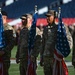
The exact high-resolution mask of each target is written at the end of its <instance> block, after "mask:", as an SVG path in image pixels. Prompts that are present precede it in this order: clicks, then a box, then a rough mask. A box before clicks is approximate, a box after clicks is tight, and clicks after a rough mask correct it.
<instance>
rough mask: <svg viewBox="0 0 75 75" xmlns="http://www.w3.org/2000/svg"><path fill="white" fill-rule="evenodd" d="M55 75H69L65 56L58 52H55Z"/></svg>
mask: <svg viewBox="0 0 75 75" xmlns="http://www.w3.org/2000/svg"><path fill="white" fill-rule="evenodd" d="M53 75H68V69H67V66H66V64H65V62H64V60H63V56H62V55H60V54H59V53H58V52H57V51H56V50H55V51H54V66H53Z"/></svg>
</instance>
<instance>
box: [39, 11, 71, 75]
mask: <svg viewBox="0 0 75 75" xmlns="http://www.w3.org/2000/svg"><path fill="white" fill-rule="evenodd" d="M46 16H47V23H48V25H47V26H46V27H45V28H44V31H43V39H42V49H41V53H40V54H41V59H40V65H41V66H43V68H44V75H53V60H54V50H55V44H56V40H57V29H58V25H57V24H56V23H55V18H56V12H55V11H54V10H49V11H48V13H47V14H46ZM67 31H68V30H67ZM67 34H69V33H68V32H67ZM68 37H70V36H69V35H68ZM71 40H72V39H71Z"/></svg>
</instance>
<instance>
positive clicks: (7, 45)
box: [4, 30, 15, 52]
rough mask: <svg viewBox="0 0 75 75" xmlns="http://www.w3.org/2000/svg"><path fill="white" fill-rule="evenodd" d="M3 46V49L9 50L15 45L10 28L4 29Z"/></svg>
mask: <svg viewBox="0 0 75 75" xmlns="http://www.w3.org/2000/svg"><path fill="white" fill-rule="evenodd" d="M4 35H5V48H4V51H5V52H8V51H11V50H12V49H13V47H14V45H15V38H14V37H13V31H12V30H5V31H4Z"/></svg>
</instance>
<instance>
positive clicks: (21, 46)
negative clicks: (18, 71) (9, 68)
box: [16, 27, 29, 59]
mask: <svg viewBox="0 0 75 75" xmlns="http://www.w3.org/2000/svg"><path fill="white" fill-rule="evenodd" d="M28 33H29V30H28V28H26V27H24V28H23V29H22V30H21V31H20V35H19V40H18V47H17V53H16V58H20V59H25V58H26V59H27V57H28Z"/></svg>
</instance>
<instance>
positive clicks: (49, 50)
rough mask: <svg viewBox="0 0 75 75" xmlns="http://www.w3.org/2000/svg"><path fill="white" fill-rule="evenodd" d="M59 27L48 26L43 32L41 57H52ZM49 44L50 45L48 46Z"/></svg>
mask: <svg viewBox="0 0 75 75" xmlns="http://www.w3.org/2000/svg"><path fill="white" fill-rule="evenodd" d="M56 34H57V25H56V24H55V23H53V24H52V25H47V26H46V27H44V30H43V37H42V49H41V56H43V55H44V56H52V57H53V53H54V52H53V51H54V47H55V43H56V37H57V35H56ZM48 43H49V44H48Z"/></svg>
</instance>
